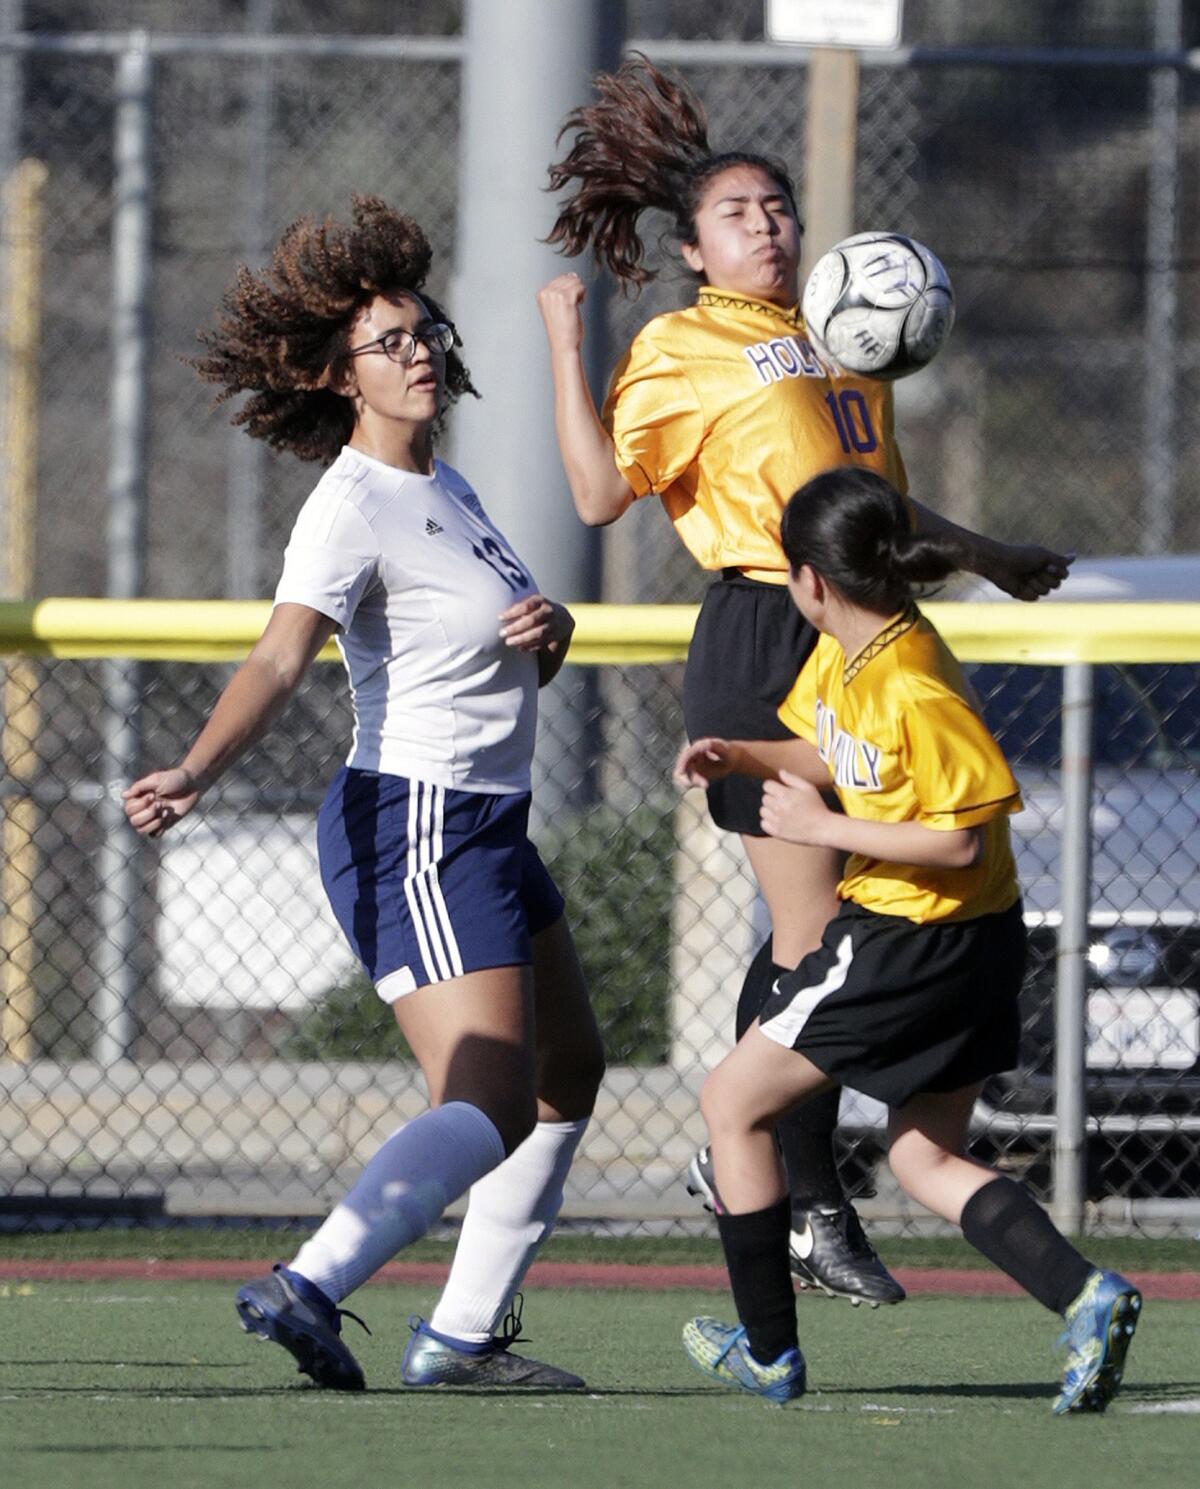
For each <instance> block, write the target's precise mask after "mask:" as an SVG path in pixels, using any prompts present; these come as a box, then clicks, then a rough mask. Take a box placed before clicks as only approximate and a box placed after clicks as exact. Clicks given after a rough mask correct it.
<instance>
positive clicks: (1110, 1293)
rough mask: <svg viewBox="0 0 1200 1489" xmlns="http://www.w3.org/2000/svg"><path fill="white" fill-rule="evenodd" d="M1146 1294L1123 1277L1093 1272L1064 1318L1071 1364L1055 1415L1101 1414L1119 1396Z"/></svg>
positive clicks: (1062, 1339) (1064, 1337)
mask: <svg viewBox="0 0 1200 1489" xmlns="http://www.w3.org/2000/svg"><path fill="white" fill-rule="evenodd" d="M1141 1311H1142V1295H1141V1293H1139V1292H1138V1290H1137V1288H1136V1287H1134V1285H1133V1283H1132V1282H1130V1281H1128V1280H1127V1279H1126V1278H1124V1277H1122V1276H1121V1274H1120V1273H1119V1272H1101V1271H1099V1270H1097V1271H1094V1272H1093V1273H1092V1274H1091V1276H1090V1277H1089V1278H1088V1280H1087V1282H1086V1283H1084V1285H1083V1289H1082V1291H1081V1292H1080V1293H1079V1296H1078V1297H1077V1298H1075V1300H1074V1302H1072V1303H1071V1304H1070V1306H1069V1307H1068V1308H1067V1311H1066V1313H1065V1314H1064V1315H1063V1317H1064V1318H1065V1320H1066V1324H1067V1327H1066V1329H1065V1330H1064V1331H1063V1333H1062V1335H1061V1337H1060V1338H1059V1341H1058V1342H1059V1344H1060V1345H1065V1346H1066V1350H1067V1363H1066V1368H1065V1370H1064V1371H1063V1384H1062V1390H1061V1391H1060V1392H1059V1395H1058V1398H1057V1400H1056V1401H1055V1403H1054V1414H1055V1415H1056V1416H1062V1415H1063V1414H1064V1413H1066V1412H1084V1411H1089V1412H1099V1411H1103V1410H1104V1408H1105V1407H1106V1406H1107V1405H1108V1403H1109V1402H1110V1401H1111V1400H1112V1398H1113V1397H1114V1396H1115V1395H1116V1394H1117V1390H1118V1388H1119V1386H1120V1384H1121V1377H1122V1376H1123V1375H1124V1373H1125V1356H1126V1354H1127V1353H1128V1351H1129V1345H1130V1343H1131V1341H1132V1339H1133V1331H1134V1330H1135V1329H1136V1328H1137V1322H1138V1315H1139V1314H1140V1313H1141Z"/></svg>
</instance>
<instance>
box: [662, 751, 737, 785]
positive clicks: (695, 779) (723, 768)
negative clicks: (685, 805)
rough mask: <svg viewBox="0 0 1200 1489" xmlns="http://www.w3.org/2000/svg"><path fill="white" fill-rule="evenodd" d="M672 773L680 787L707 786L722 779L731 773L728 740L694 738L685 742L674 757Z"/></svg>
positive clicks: (731, 763)
mask: <svg viewBox="0 0 1200 1489" xmlns="http://www.w3.org/2000/svg"><path fill="white" fill-rule="evenodd" d="M672 774H673V777H674V780H675V784H676V785H677V786H678V787H680V789H684V788H686V787H688V786H709V785H711V784H712V782H713V781H723V780H724V779H725V777H726V776H728V775H732V774H733V760H732V752H731V749H730V745H729V741H728V740H727V739H694V740H692V741H691V743H690V744H685V745H684V747H683V749H681V750H680V752H679V754H678V756H677V757H676V760H675V769H674V771H673V772H672Z"/></svg>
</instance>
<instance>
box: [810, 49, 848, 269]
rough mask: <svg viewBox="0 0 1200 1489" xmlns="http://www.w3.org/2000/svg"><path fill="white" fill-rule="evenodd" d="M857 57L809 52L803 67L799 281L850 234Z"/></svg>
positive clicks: (830, 51)
mask: <svg viewBox="0 0 1200 1489" xmlns="http://www.w3.org/2000/svg"><path fill="white" fill-rule="evenodd" d="M857 148H858V53H857V52H854V51H850V50H848V49H846V48H844V47H817V48H814V50H813V52H812V55H811V57H810V58H809V64H808V101H807V127H806V130H805V144H804V252H803V263H802V265H801V283H803V282H804V280H805V279H807V277H808V273H809V271H810V270H811V268H812V266H813V265H814V264H815V263H816V261H817V260H818V259H819V258H820V257H821V255H822V254H823V253H824V252H825V251H826V249H829V248H832V247H833V245H834V244H835V243H839V242H840V241H841V240H842V239H843V238H847V237H849V235H850V234H851V233H852V232H853V231H854V164H855V154H856V151H857Z"/></svg>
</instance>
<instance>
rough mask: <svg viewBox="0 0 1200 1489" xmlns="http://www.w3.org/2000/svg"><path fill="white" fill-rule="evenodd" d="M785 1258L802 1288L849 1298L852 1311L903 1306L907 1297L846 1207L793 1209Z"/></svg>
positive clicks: (849, 1209) (846, 1204)
mask: <svg viewBox="0 0 1200 1489" xmlns="http://www.w3.org/2000/svg"><path fill="white" fill-rule="evenodd" d="M788 1257H789V1260H790V1262H791V1267H792V1276H793V1277H794V1278H795V1279H796V1281H797V1283H799V1285H800V1286H801V1287H819V1288H820V1289H821V1290H822V1291H823V1292H826V1293H828V1294H829V1296H830V1297H831V1298H849V1299H850V1301H851V1303H853V1304H854V1305H855V1306H856V1307H857V1305H858V1304H859V1303H864V1302H865V1303H870V1305H871V1307H872V1308H878V1307H879V1305H880V1304H881V1303H902V1302H903V1301H904V1299H905V1297H906V1296H907V1294H906V1293H905V1291H904V1289H903V1288H902V1287H901V1286H900V1284H899V1283H898V1282H897V1281H896V1279H895V1278H894V1277H893V1276H892V1274H891V1273H890V1272H889V1271H888V1269H887V1268H886V1267H885V1266H884V1264H883V1263H882V1262H881V1261H880V1260H879V1257H878V1256H877V1255H876V1254H875V1248H874V1247H873V1246H872V1245H871V1243H870V1241H868V1240H867V1237H866V1234H865V1233H864V1231H863V1228H862V1223H861V1222H860V1220H859V1218H858V1214H857V1212H856V1211H855V1209H854V1206H853V1205H852V1204H850V1203H849V1202H847V1203H845V1204H841V1205H836V1206H832V1207H826V1206H821V1207H819V1208H816V1209H812V1210H794V1211H793V1212H792V1233H791V1235H790V1236H789V1237H788Z"/></svg>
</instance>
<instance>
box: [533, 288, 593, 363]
mask: <svg viewBox="0 0 1200 1489" xmlns="http://www.w3.org/2000/svg"><path fill="white" fill-rule="evenodd" d="M586 296H587V285H585V284H584V282H583V280H582V279H580V277H579V275H578V274H573V273H570V274H559V275H557V276H556V277H555V278H554V279H552V280H551V281H550V283H549V284H544V285H543V286H542V287H541V289H540V290H538V293H537V302H538V309H539V310H540V311H541V312H542V320H543V321H544V322H545V325H546V335H547V336H548V337H549V339H550V348H551V350H552V351H573V350H574V349H575V348H576V347H578V346H581V345H582V344H583V316H582V315H581V314H580V309H579V307H580V306H581V305H582V304H583V302H584V299H585V298H586Z"/></svg>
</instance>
